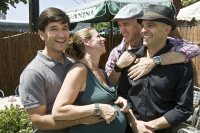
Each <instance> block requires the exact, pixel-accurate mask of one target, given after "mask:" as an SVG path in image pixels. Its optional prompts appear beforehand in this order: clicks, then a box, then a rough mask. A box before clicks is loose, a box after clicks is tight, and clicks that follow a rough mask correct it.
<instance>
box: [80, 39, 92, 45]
mask: <svg viewBox="0 0 200 133" xmlns="http://www.w3.org/2000/svg"><path fill="white" fill-rule="evenodd" d="M82 42H83V43H84V44H85V45H86V46H90V43H91V42H90V40H89V39H86V38H84V39H82Z"/></svg>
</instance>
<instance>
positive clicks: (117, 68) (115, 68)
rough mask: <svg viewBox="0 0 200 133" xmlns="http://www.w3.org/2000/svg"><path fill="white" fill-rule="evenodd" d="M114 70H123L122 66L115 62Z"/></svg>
mask: <svg viewBox="0 0 200 133" xmlns="http://www.w3.org/2000/svg"><path fill="white" fill-rule="evenodd" d="M114 70H115V71H116V72H121V71H122V70H123V68H120V67H118V66H117V64H116V65H115V67H114Z"/></svg>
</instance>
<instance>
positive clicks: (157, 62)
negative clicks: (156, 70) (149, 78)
mask: <svg viewBox="0 0 200 133" xmlns="http://www.w3.org/2000/svg"><path fill="white" fill-rule="evenodd" d="M153 62H154V63H155V64H157V65H160V64H161V59H160V56H155V57H153Z"/></svg>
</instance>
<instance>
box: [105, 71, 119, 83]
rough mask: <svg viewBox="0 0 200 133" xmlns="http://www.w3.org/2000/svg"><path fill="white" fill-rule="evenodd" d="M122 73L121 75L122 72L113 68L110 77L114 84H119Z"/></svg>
mask: <svg viewBox="0 0 200 133" xmlns="http://www.w3.org/2000/svg"><path fill="white" fill-rule="evenodd" d="M120 75H121V72H116V71H115V70H112V72H111V73H110V75H108V77H109V78H110V80H111V82H112V84H113V85H114V86H115V85H117V83H118V80H119V77H120Z"/></svg>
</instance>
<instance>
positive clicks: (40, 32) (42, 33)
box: [38, 30, 44, 41]
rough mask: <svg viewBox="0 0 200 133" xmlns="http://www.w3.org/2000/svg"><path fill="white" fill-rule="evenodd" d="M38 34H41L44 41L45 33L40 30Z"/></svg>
mask: <svg viewBox="0 0 200 133" xmlns="http://www.w3.org/2000/svg"><path fill="white" fill-rule="evenodd" d="M38 34H39V36H40V38H41V39H42V40H43V41H44V32H43V31H41V30H39V31H38Z"/></svg>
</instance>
